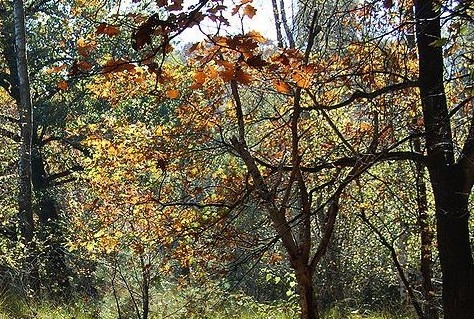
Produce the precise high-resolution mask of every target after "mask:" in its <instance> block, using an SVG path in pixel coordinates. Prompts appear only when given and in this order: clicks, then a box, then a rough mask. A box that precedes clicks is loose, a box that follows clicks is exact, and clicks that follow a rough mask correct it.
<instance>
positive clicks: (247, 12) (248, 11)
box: [244, 4, 257, 19]
mask: <svg viewBox="0 0 474 319" xmlns="http://www.w3.org/2000/svg"><path fill="white" fill-rule="evenodd" d="M255 13H257V9H255V8H254V7H253V6H251V5H250V4H248V5H246V6H245V7H244V16H247V17H249V18H250V19H252V18H253V17H254V16H255Z"/></svg>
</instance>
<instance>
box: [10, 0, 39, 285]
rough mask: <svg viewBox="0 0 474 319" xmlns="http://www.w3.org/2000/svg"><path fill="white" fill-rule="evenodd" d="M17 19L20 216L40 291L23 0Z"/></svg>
mask: <svg viewBox="0 0 474 319" xmlns="http://www.w3.org/2000/svg"><path fill="white" fill-rule="evenodd" d="M13 6H14V7H13V23H14V30H15V32H14V34H15V57H16V74H17V81H16V82H17V83H16V84H17V90H18V93H19V96H18V97H19V99H18V100H17V101H18V102H19V103H18V104H19V105H18V109H19V112H18V113H19V115H20V121H19V124H20V160H19V194H18V209H19V212H18V216H19V222H20V234H21V238H22V241H23V243H24V245H25V247H26V251H27V252H26V253H27V258H26V265H25V269H24V271H25V273H26V281H27V284H28V285H29V286H30V288H31V289H33V290H34V291H38V290H39V287H38V278H37V277H38V276H37V265H36V264H35V263H36V262H35V258H33V257H32V256H31V254H32V251H33V250H34V247H33V246H34V241H33V237H34V227H35V226H34V220H33V193H32V173H31V172H32V170H31V150H32V132H33V107H32V102H31V96H30V81H29V76H28V60H27V56H26V30H25V13H24V6H23V1H22V0H15V1H14V2H13Z"/></svg>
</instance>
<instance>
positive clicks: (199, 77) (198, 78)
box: [194, 71, 206, 84]
mask: <svg viewBox="0 0 474 319" xmlns="http://www.w3.org/2000/svg"><path fill="white" fill-rule="evenodd" d="M194 81H195V82H196V83H200V84H203V83H204V82H205V81H206V74H205V73H204V72H202V71H198V72H196V73H195V74H194Z"/></svg>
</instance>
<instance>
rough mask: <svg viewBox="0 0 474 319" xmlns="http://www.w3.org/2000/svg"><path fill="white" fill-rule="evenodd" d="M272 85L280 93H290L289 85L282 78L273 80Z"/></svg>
mask: <svg viewBox="0 0 474 319" xmlns="http://www.w3.org/2000/svg"><path fill="white" fill-rule="evenodd" d="M273 86H274V87H275V89H276V90H277V91H278V92H280V93H290V92H291V87H290V86H289V85H288V84H287V83H286V82H284V81H282V80H275V81H273Z"/></svg>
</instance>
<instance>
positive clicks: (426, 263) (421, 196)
mask: <svg viewBox="0 0 474 319" xmlns="http://www.w3.org/2000/svg"><path fill="white" fill-rule="evenodd" d="M415 122H416V120H415ZM414 125H416V123H414ZM413 149H414V151H415V152H417V153H421V152H422V150H421V141H420V139H419V138H416V139H415V140H414V141H413ZM424 170H425V168H424V166H423V165H422V163H419V162H416V163H415V180H416V203H417V208H418V225H419V227H420V271H421V276H422V279H423V296H424V298H425V305H424V314H425V318H426V319H438V318H439V316H438V310H437V309H436V306H435V300H434V293H435V291H434V287H433V282H432V265H433V252H432V250H433V247H434V245H433V239H434V238H433V232H432V231H431V225H430V221H429V215H428V199H427V195H426V184H425V180H424V178H425V172H424Z"/></svg>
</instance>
